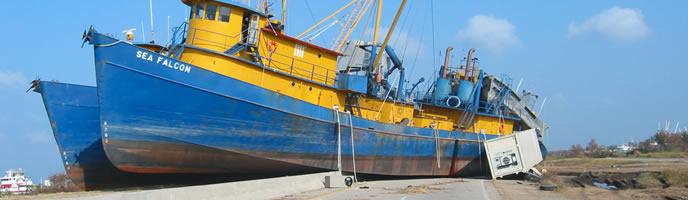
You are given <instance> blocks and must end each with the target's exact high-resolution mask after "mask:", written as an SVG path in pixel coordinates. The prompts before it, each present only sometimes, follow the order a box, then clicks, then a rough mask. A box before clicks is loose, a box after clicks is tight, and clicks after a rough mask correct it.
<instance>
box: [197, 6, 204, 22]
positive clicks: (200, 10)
mask: <svg viewBox="0 0 688 200" xmlns="http://www.w3.org/2000/svg"><path fill="white" fill-rule="evenodd" d="M204 7H205V5H204V4H202V3H199V4H196V12H195V13H196V18H198V19H203V9H204Z"/></svg>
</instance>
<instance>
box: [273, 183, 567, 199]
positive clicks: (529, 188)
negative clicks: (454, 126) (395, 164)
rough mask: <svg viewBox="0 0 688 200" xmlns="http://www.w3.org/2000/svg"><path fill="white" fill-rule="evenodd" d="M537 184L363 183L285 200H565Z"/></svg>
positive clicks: (290, 197)
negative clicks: (542, 189)
mask: <svg viewBox="0 0 688 200" xmlns="http://www.w3.org/2000/svg"><path fill="white" fill-rule="evenodd" d="M537 188H538V186H537V185H536V184H533V183H528V182H523V181H514V180H497V181H493V180H485V179H455V178H439V179H407V180H385V181H372V182H363V183H359V184H357V185H356V187H351V188H339V189H319V190H315V191H309V192H305V193H300V194H294V195H289V196H285V197H282V198H280V199H283V200H293V199H334V200H339V199H342V200H344V199H347V200H348V199H356V200H373V199H382V200H414V199H430V200H440V199H489V200H499V199H564V198H563V197H561V196H560V195H559V194H557V193H555V192H545V191H540V190H538V189H537Z"/></svg>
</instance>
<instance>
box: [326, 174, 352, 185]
mask: <svg viewBox="0 0 688 200" xmlns="http://www.w3.org/2000/svg"><path fill="white" fill-rule="evenodd" d="M347 177H348V178H351V177H350V176H343V175H341V174H335V175H329V176H325V188H342V187H348V185H346V183H347ZM352 180H353V179H352Z"/></svg>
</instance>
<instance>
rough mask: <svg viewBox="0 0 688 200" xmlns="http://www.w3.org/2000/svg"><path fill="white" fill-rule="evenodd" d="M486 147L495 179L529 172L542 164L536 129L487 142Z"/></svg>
mask: <svg viewBox="0 0 688 200" xmlns="http://www.w3.org/2000/svg"><path fill="white" fill-rule="evenodd" d="M484 145H485V153H487V160H488V161H489V162H488V163H489V165H490V173H491V174H492V178H493V179H494V178H498V177H503V176H506V175H510V174H517V173H519V172H527V171H528V170H530V169H531V168H533V167H534V166H535V165H537V164H538V163H540V162H542V152H541V151H540V144H539V142H538V139H537V133H536V132H535V130H534V129H529V130H525V131H520V132H514V133H513V134H511V135H507V136H502V137H498V138H494V139H491V140H487V141H485V142H484Z"/></svg>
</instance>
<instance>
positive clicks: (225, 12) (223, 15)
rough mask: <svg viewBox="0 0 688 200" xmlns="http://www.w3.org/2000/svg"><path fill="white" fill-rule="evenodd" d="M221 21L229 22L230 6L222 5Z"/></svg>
mask: <svg viewBox="0 0 688 200" xmlns="http://www.w3.org/2000/svg"><path fill="white" fill-rule="evenodd" d="M220 21H223V22H229V7H224V6H222V7H220Z"/></svg>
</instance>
